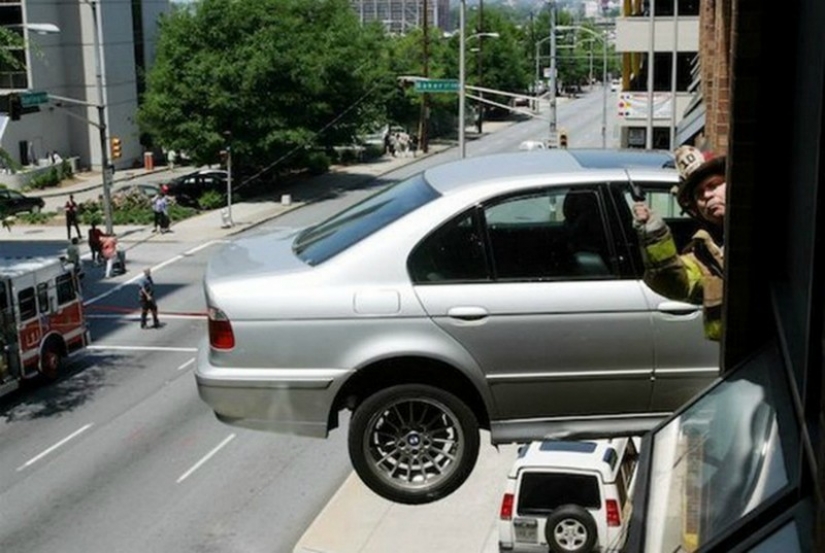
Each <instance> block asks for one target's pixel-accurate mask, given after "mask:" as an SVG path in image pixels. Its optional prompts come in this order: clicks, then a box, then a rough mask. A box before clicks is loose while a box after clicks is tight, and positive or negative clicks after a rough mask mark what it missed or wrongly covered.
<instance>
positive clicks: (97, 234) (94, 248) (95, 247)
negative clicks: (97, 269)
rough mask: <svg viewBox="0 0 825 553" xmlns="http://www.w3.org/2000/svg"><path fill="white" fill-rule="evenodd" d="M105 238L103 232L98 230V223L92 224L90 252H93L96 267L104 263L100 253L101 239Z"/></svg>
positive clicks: (93, 261)
mask: <svg viewBox="0 0 825 553" xmlns="http://www.w3.org/2000/svg"><path fill="white" fill-rule="evenodd" d="M102 236H103V231H101V230H100V229H99V228H97V224H96V223H92V226H91V228H90V229H89V250H91V252H92V263H94V264H95V265H100V263H101V262H102V261H103V256H102V255H101V252H100V247H101V241H100V239H101V237H102Z"/></svg>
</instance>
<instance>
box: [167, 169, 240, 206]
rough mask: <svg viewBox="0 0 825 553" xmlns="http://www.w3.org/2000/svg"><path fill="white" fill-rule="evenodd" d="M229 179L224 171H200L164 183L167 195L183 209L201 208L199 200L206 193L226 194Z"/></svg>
mask: <svg viewBox="0 0 825 553" xmlns="http://www.w3.org/2000/svg"><path fill="white" fill-rule="evenodd" d="M228 178H229V176H228V173H227V172H226V171H223V170H220V169H201V170H199V171H195V172H193V173H187V174H186V175H181V176H180V177H175V178H174V179H172V180H170V181H169V182H168V183H166V186H167V187H168V190H167V192H168V194H169V195H170V196H173V197H174V198H175V201H176V202H177V203H178V204H179V205H182V206H185V207H194V208H197V209H200V208H201V205H200V202H199V200H200V198H201V196H203V195H204V194H205V193H206V192H217V193H218V194H221V195H223V194H226V183H227V179H228Z"/></svg>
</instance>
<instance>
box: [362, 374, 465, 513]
mask: <svg viewBox="0 0 825 553" xmlns="http://www.w3.org/2000/svg"><path fill="white" fill-rule="evenodd" d="M478 446H479V430H478V421H477V420H476V418H475V415H473V412H472V411H471V410H470V409H469V408H468V407H467V406H466V405H465V404H464V403H463V402H462V401H461V400H460V399H458V398H457V397H456V396H454V395H453V394H451V393H449V392H445V391H444V390H440V389H438V388H434V387H432V386H427V385H423V384H403V385H399V386H393V387H391V388H387V389H385V390H381V391H379V392H377V393H375V394H373V395H372V396H370V397H368V398H367V399H366V400H364V402H363V403H361V405H359V406H358V407H357V408H356V409H355V412H354V413H353V415H352V419H351V421H350V427H349V455H350V459H351V461H352V465H353V467H354V468H355V472H357V473H358V476H359V477H360V478H361V480H362V481H363V482H364V483H365V484H366V485H367V486H368V487H369V488H370V489H372V491H374V492H375V493H377V494H378V495H380V496H382V497H384V498H386V499H389V500H390V501H395V502H397V503H406V504H410V505H416V504H421V503H430V502H432V501H436V500H438V499H440V498H442V497H444V496H446V495H449V494H450V493H452V492H453V491H455V490H456V489H457V488H458V487H459V486H461V484H463V483H464V481H465V480H467V477H468V476H470V473H471V472H472V470H473V467H474V466H475V463H476V459H477V457H478Z"/></svg>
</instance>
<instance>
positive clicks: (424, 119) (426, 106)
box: [418, 0, 430, 154]
mask: <svg viewBox="0 0 825 553" xmlns="http://www.w3.org/2000/svg"><path fill="white" fill-rule="evenodd" d="M422 28H423V30H424V37H423V39H422V40H423V43H424V44H423V48H424V68H423V69H424V71H423V72H422V73H423V75H424V78H425V79H427V78H429V76H430V26H429V6H428V0H424V16H423V18H422ZM429 119H430V94H429V93H428V92H424V93H423V94H422V96H421V113H420V115H419V117H418V144H419V145H420V146H421V151H422V152H423V153H425V154H426V153H427V151H428V150H429V144H428V142H429V139H428V136H427V133H428V130H429V129H428V126H429V125H428V123H429Z"/></svg>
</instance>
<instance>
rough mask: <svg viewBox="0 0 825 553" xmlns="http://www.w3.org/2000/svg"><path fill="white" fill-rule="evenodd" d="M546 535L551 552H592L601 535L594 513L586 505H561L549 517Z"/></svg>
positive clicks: (545, 530) (545, 528)
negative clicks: (588, 510)
mask: <svg viewBox="0 0 825 553" xmlns="http://www.w3.org/2000/svg"><path fill="white" fill-rule="evenodd" d="M544 537H545V538H546V539H547V545H548V546H549V547H550V551H551V553H590V552H591V551H593V548H594V547H595V546H596V541H597V540H598V538H599V535H598V530H597V529H596V521H595V520H593V515H591V514H590V513H589V512H587V510H586V509H585V508H584V507H580V506H579V505H560V506H559V507H557V508H556V509H554V510H553V512H552V513H550V516H548V517H547V523H546V524H545V526H544Z"/></svg>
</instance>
